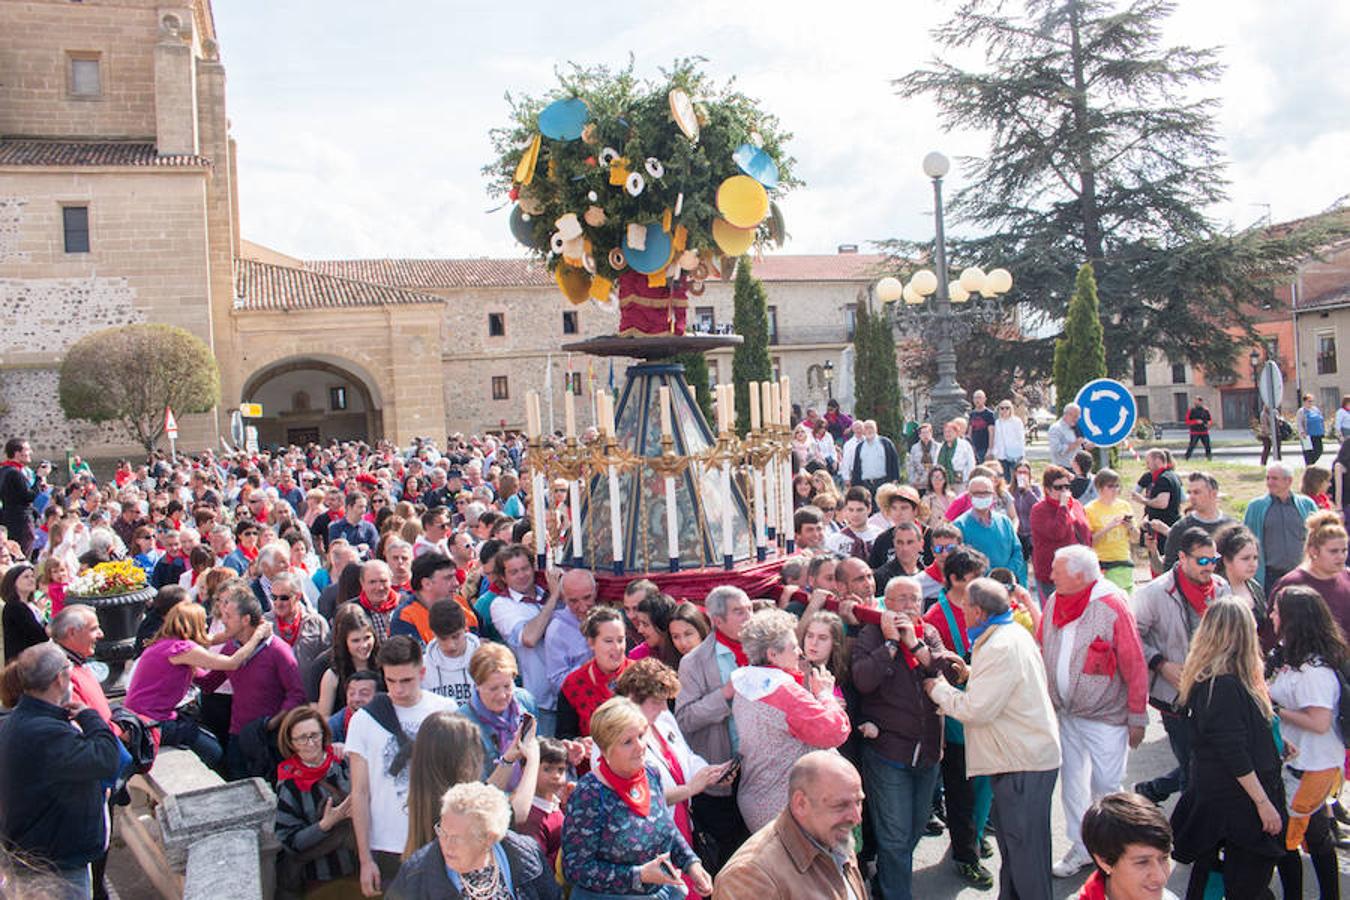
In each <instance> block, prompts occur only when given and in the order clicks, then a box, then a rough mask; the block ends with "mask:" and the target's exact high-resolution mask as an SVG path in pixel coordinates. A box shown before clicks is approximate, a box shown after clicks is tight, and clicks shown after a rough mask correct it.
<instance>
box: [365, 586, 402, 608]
mask: <svg viewBox="0 0 1350 900" xmlns="http://www.w3.org/2000/svg"><path fill="white" fill-rule="evenodd" d="M360 600H361V605H362V606H364V607H365V608H366V610H367V611H369V612H373V613H390V612H393V611H394V607H395V606H398V591H396V590H394V589H393V588H390V589H389V593H388V594H386V595H385V597H384V599H383V600H381V601H380V602H379V603H371V602H370V597H368V596H366V592H365V591H362V592H361V597H360Z"/></svg>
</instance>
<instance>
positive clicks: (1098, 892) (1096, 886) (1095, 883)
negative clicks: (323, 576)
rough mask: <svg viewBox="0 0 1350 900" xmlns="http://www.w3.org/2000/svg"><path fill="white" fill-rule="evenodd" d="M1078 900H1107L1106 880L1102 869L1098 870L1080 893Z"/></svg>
mask: <svg viewBox="0 0 1350 900" xmlns="http://www.w3.org/2000/svg"><path fill="white" fill-rule="evenodd" d="M1078 900H1106V879H1105V878H1103V877H1102V872H1101V869H1097V870H1096V871H1094V872H1093V873H1092V875H1091V876H1090V877H1089V878H1088V880H1087V882H1086V883H1085V884H1084V885H1083V889H1082V890H1080V891H1079V892H1078Z"/></svg>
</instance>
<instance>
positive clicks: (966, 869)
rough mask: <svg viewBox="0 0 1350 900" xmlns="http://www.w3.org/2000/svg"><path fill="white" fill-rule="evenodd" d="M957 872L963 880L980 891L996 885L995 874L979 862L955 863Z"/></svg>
mask: <svg viewBox="0 0 1350 900" xmlns="http://www.w3.org/2000/svg"><path fill="white" fill-rule="evenodd" d="M954 865H955V866H956V874H957V875H959V876H960V877H961V880H962V881H964V882H965V883H966V884H968V885H970V886H971V887H973V888H975V889H976V890H979V891H987V890H989V889H990V888H992V887H993V886H994V876H993V875H992V874H990V872H989V870H988V869H986V868H985V867H984V866H982V865H980V864H979V863H963V862H959V863H954Z"/></svg>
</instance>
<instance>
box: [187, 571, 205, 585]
mask: <svg viewBox="0 0 1350 900" xmlns="http://www.w3.org/2000/svg"><path fill="white" fill-rule="evenodd" d="M191 573H192V579H191V580H190V581H189V582H188V585H189V586H191V587H196V586H197V576H198V575H201V574H202V573H201V572H198V571H197V570H196V569H192V570H191Z"/></svg>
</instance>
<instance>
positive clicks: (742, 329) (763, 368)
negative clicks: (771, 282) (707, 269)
mask: <svg viewBox="0 0 1350 900" xmlns="http://www.w3.org/2000/svg"><path fill="white" fill-rule="evenodd" d="M732 299H733V302H734V304H735V313H734V315H733V318H732V328H733V329H734V330H735V332H736V334H739V335H740V336H741V338H742V340H743V343H741V344H740V345H739V346H738V347H737V348H736V352H735V354H734V355H733V356H732V358H731V378H732V384H734V385H735V386H736V430H737V431H738V432H740V433H741V434H746V433H747V432H749V430H750V382H752V381H768V380H770V379H772V378H773V360H771V359H770V358H769V303H768V298H767V297H766V295H765V293H764V284H763V282H761V281H760V280H759V279H758V278H755V277H754V275H753V274H751V272H750V257H748V256H743V257H741V258H740V261H739V262H738V264H737V266H736V286H735V289H734V292H733V294H732Z"/></svg>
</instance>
